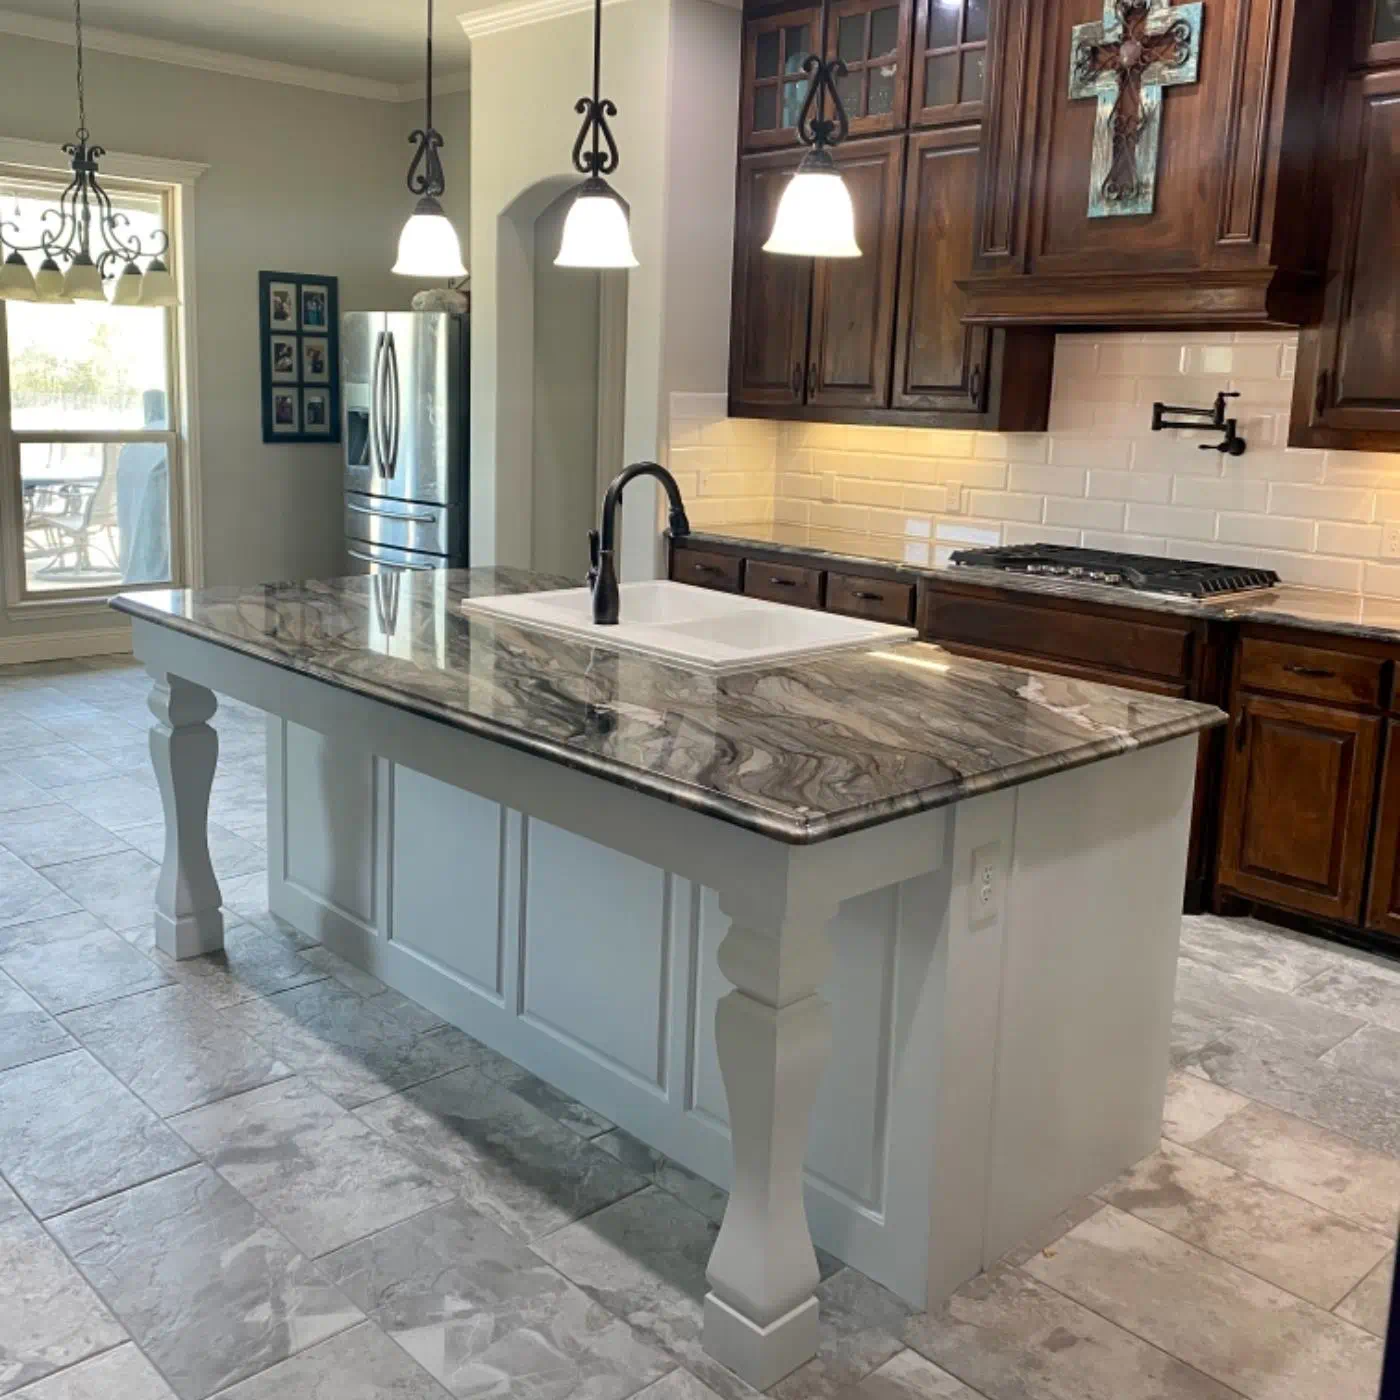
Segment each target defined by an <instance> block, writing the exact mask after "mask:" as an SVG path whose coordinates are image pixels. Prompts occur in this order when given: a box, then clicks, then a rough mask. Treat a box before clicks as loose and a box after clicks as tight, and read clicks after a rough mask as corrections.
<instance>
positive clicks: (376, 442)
mask: <svg viewBox="0 0 1400 1400" xmlns="http://www.w3.org/2000/svg"><path fill="white" fill-rule="evenodd" d="M384 339H385V332H384V331H380V332H379V335H378V337H377V338H376V339H375V342H374V368H373V369H371V370H370V376H369V381H370V387H369V441H370V451H371V452H372V453H373V455H374V471H375V475H376V476H384V475H386V473H385V470H384Z"/></svg>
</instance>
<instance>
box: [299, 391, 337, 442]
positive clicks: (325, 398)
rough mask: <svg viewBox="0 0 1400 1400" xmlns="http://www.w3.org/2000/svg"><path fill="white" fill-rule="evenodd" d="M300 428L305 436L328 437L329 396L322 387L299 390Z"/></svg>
mask: <svg viewBox="0 0 1400 1400" xmlns="http://www.w3.org/2000/svg"><path fill="white" fill-rule="evenodd" d="M301 430H302V432H303V433H305V434H306V435H307V437H312V436H320V437H329V436H330V432H331V396H330V394H328V393H327V392H326V390H324V389H303V390H302V391H301Z"/></svg>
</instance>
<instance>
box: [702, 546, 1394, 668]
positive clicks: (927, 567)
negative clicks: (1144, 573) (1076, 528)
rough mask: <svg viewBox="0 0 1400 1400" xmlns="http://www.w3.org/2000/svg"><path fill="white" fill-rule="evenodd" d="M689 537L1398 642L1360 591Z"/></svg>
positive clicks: (915, 574) (1389, 612) (1385, 611)
mask: <svg viewBox="0 0 1400 1400" xmlns="http://www.w3.org/2000/svg"><path fill="white" fill-rule="evenodd" d="M689 538H690V543H692V544H694V545H697V546H699V547H700V548H704V547H705V546H707V545H713V544H720V545H726V546H734V545H740V546H742V545H746V544H751V545H756V546H758V547H759V548H761V549H763V550H764V551H766V552H775V553H778V554H790V555H792V556H793V557H794V558H803V559H821V560H826V561H829V562H830V563H831V564H832V566H833V567H837V566H839V567H845V568H859V567H860V566H862V565H875V566H877V567H878V568H880V569H882V570H888V569H893V570H894V571H895V572H896V573H898V574H902V575H907V576H908V577H909V578H910V579H911V580H917V579H920V578H930V579H941V580H946V581H948V582H962V583H975V584H977V585H979V586H980V587H983V588H1000V589H1003V590H1005V591H1006V592H1010V593H1038V594H1040V595H1041V596H1048V597H1057V598H1075V599H1078V600H1079V601H1081V602H1085V603H1108V604H1111V605H1114V606H1117V607H1120V608H1134V609H1137V610H1138V611H1140V612H1160V613H1171V614H1173V615H1175V616H1177V617H1191V618H1218V619H1220V620H1222V621H1226V622H1259V623H1269V624H1271V625H1274V626H1279V627H1297V628H1302V629H1305V630H1308V631H1313V632H1330V633H1332V634H1334V635H1341V636H1349V637H1359V638H1362V639H1363V640H1367V641H1378V642H1400V598H1363V597H1361V596H1360V595H1359V594H1355V593H1342V592H1339V591H1336V590H1333V589H1328V588H1305V587H1303V586H1302V585H1300V584H1294V583H1282V584H1279V585H1278V586H1277V587H1276V588H1268V589H1255V590H1251V591H1250V592H1247V593H1234V594H1229V595H1227V596H1225V597H1222V598H1206V599H1197V598H1183V597H1179V596H1174V595H1172V594H1169V593H1138V592H1135V591H1133V590H1132V589H1127V588H1115V587H1113V586H1112V585H1111V584H1103V583H1080V582H1076V581H1073V580H1070V579H1057V578H1046V577H1044V576H1043V575H1037V574H1017V573H1005V572H1002V571H1001V570H999V569H977V568H964V567H960V566H955V565H951V564H911V563H909V562H908V561H907V560H905V559H902V558H896V557H894V556H893V555H881V554H860V553H846V552H845V551H844V550H832V549H825V548H822V547H821V546H819V545H812V544H807V543H805V542H804V541H805V540H806V539H807V538H808V534H807V531H806V529H805V528H804V527H803V526H800V525H783V524H777V525H774V524H741V525H734V526H732V527H729V528H727V529H725V530H724V531H719V530H697V531H693V532H692V533H691V535H690V537H689ZM922 543H925V544H926V543H927V542H922ZM1200 552H1201V554H1202V555H1203V556H1205V557H1206V558H1207V559H1208V558H1209V556H1210V546H1209V545H1208V544H1207V545H1202V547H1201V551H1200Z"/></svg>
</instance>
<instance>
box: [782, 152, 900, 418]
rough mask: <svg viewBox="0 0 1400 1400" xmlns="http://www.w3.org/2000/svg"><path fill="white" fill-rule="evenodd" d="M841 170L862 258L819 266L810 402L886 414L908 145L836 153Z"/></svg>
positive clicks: (814, 295) (814, 281)
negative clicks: (852, 211)
mask: <svg viewBox="0 0 1400 1400" xmlns="http://www.w3.org/2000/svg"><path fill="white" fill-rule="evenodd" d="M836 163H837V165H838V166H839V167H840V169H841V174H842V176H843V177H844V179H845V181H846V188H847V189H849V190H850V192H851V202H852V204H853V205H854V206H855V211H856V242H857V243H858V244H859V245H860V249H861V256H860V257H858V258H818V259H816V263H815V267H814V268H813V274H812V334H811V342H810V345H809V348H808V370H807V402H808V403H809V404H813V405H816V406H821V407H827V408H835V407H847V408H885V407H887V406H888V404H889V401H890V352H891V349H892V335H893V328H894V304H895V288H896V284H897V278H898V272H899V268H898V262H899V197H900V189H901V186H902V184H903V176H904V137H903V136H885V137H881V138H880V139H878V140H872V141H854V142H851V143H850V144H849V145H845V146H838V147H837V149H836ZM774 260H775V261H781V259H774Z"/></svg>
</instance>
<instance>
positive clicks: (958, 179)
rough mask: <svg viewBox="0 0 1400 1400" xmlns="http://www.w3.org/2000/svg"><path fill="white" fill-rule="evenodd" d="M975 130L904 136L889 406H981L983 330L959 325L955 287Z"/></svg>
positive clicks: (968, 236) (973, 187)
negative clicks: (905, 161) (905, 160)
mask: <svg viewBox="0 0 1400 1400" xmlns="http://www.w3.org/2000/svg"><path fill="white" fill-rule="evenodd" d="M980 134H981V133H980V130H979V128H977V127H962V128H958V129H955V130H951V131H931V132H925V133H921V134H918V135H915V136H911V137H910V138H909V173H908V175H907V176H906V178H905V181H904V243H903V246H902V248H901V250H900V267H899V309H898V313H897V316H896V323H895V325H896V329H895V372H894V396H893V399H892V402H893V404H894V406H895V407H896V408H912V409H924V410H942V411H946V412H955V413H956V412H965V413H972V414H975V413H978V412H980V411H981V410H982V408H983V406H984V405H985V402H986V395H987V386H988V371H989V357H990V351H991V332H990V331H989V330H988V329H987V328H986V327H985V326H965V325H963V323H962V311H963V304H964V298H963V294H962V292H961V291H960V290H959V289H958V282H959V281H960V280H962V279H963V278H965V277H967V276H968V274H969V273H970V271H971V269H972V220H973V215H974V212H975V210H976V207H977V178H978V165H977V156H978V149H979V140H980Z"/></svg>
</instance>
